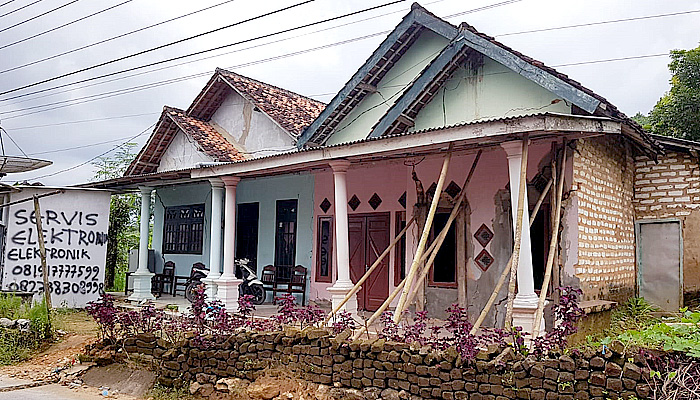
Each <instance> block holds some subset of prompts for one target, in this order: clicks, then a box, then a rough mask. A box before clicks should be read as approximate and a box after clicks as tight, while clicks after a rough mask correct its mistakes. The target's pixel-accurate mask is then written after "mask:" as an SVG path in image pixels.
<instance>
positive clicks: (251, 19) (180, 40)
mask: <svg viewBox="0 0 700 400" xmlns="http://www.w3.org/2000/svg"><path fill="white" fill-rule="evenodd" d="M74 1H78V0H74ZM314 1H316V0H304V1H302V2H300V3H296V4H292V5H291V6H287V7H283V8H279V9H276V10H274V11H270V12H267V13H264V14H260V15H257V16H255V17H252V18H247V19H244V20H242V21H238V22H235V23H233V24H229V25H226V26H222V27H219V28H216V29H212V30H210V31H207V32H202V33H199V34H196V35H193V36H189V37H186V38H184V39H179V40H176V41H174V42H170V43H166V44H162V45H160V46H156V47H152V48H150V49H147V50H142V51H139V52H136V53H132V54H129V55H126V56H123V57H118V58H115V59H112V60H109V61H105V62H102V63H99V64H95V65H91V66H89V67H85V68H81V69H78V70H75V71H72V72H68V73H65V74H62V75H57V76H54V77H52V78H48V79H44V80H41V81H38V82H34V83H30V84H27V85H24V86H20V87H18V88H14V89H11V90H6V91H4V92H2V93H0V95H4V94H8V93H13V92H16V91H18V90H22V89H27V88H30V87H34V86H37V85H41V84H44V83H48V82H52V81H55V80H57V79H62V78H66V77H69V76H72V75H75V74H79V73H82V72H86V71H90V70H93V69H95V68H99V67H104V66H106V65H110V64H114V63H116V62H119V61H124V60H127V59H129V58H133V57H137V56H140V55H144V54H147V53H150V52H153V51H156V50H161V49H164V48H166V47H170V46H173V45H176V44H179V43H183V42H186V41H189V40H193V39H197V38H200V37H202V36H205V35H209V34H212V33H215V32H220V31H222V30H224V29H228V28H232V27H234V26H237V25H241V24H244V23H246V22H251V21H255V20H258V19H261V18H264V17H267V16H270V15H274V14H277V13H280V12H283V11H287V10H289V9H292V8H295V7H299V6H302V5H304V4H308V3H312V2H314ZM397 1H405V0H397ZM208 51H211V50H208ZM163 62H167V60H165V61H161V62H159V63H163ZM151 65H154V64H151ZM139 68H143V66H141V67H139ZM117 73H120V72H117ZM107 76H109V75H107ZM96 79H98V78H96Z"/></svg>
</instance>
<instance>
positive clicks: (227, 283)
mask: <svg viewBox="0 0 700 400" xmlns="http://www.w3.org/2000/svg"><path fill="white" fill-rule="evenodd" d="M221 179H222V180H223V181H224V185H225V187H226V209H225V211H224V272H223V274H221V277H220V278H219V280H217V281H216V285H217V287H218V293H217V295H216V297H217V298H218V299H219V300H221V302H222V303H224V306H225V307H226V309H227V310H229V311H234V310H236V309H237V308H238V285H239V284H240V283H241V282H243V281H242V280H241V279H238V278H236V276H235V264H234V261H235V256H236V187H237V186H238V182H239V181H240V180H241V178H238V177H235V176H224V177H222V178H221Z"/></svg>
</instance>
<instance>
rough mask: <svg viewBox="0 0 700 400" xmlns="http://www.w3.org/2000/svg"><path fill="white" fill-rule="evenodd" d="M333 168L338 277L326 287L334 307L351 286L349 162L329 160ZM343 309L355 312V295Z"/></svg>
mask: <svg viewBox="0 0 700 400" xmlns="http://www.w3.org/2000/svg"><path fill="white" fill-rule="evenodd" d="M329 164H330V166H331V169H332V170H333V185H334V188H335V202H334V203H335V204H334V205H335V242H336V245H335V247H336V249H335V254H336V265H337V266H338V277H337V279H336V281H335V284H334V285H333V286H331V287H330V288H328V291H329V292H330V293H331V296H332V303H333V307H334V308H335V307H336V306H337V305H338V304H340V302H341V301H342V300H343V299H344V298H345V296H346V295H347V294H348V293H349V292H350V290H351V289H352V288H353V286H354V284H353V283H352V281H351V280H350V249H349V247H350V244H349V241H348V190H347V183H346V178H347V171H348V167H350V162H349V161H347V160H337V161H331V162H330V163H329ZM342 309H344V310H346V311H348V312H349V313H351V314H356V313H357V297H356V296H353V297H352V298H351V299H350V300H349V301H348V302H347V303H345V305H344V306H343V308H342Z"/></svg>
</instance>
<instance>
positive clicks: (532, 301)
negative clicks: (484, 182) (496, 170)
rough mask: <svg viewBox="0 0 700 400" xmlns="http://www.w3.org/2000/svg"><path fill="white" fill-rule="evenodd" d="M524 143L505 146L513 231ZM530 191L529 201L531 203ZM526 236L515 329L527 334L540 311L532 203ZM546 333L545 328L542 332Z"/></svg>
mask: <svg viewBox="0 0 700 400" xmlns="http://www.w3.org/2000/svg"><path fill="white" fill-rule="evenodd" d="M522 145H523V143H522V141H520V140H516V141H512V142H507V143H502V144H501V147H503V150H505V151H506V156H507V157H508V173H509V176H510V203H511V212H512V216H513V232H515V224H516V220H517V218H518V215H517V214H518V200H519V199H518V192H519V187H520V166H521V162H522V158H523V157H522V156H523V154H522ZM527 200H528V197H527V188H526V191H525V201H526V202H527ZM522 224H523V225H522V226H523V231H522V236H521V238H520V257H519V260H518V271H517V272H518V273H517V278H518V293H517V294H516V296H515V301H514V303H513V326H522V327H523V330H524V331H525V332H532V326H533V325H532V324H533V318H534V315H535V311H536V309H537V300H538V298H537V294H536V293H535V280H534V277H533V272H532V245H531V244H530V243H531V241H530V211H529V207H528V204H526V205H525V207H523V220H522ZM542 323H544V320H543V321H542ZM542 331H544V329H542Z"/></svg>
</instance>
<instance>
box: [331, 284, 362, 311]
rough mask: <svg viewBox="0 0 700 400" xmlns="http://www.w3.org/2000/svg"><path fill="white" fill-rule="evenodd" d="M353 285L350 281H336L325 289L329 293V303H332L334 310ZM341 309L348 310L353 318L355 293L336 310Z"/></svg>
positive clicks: (355, 303) (355, 304)
mask: <svg viewBox="0 0 700 400" xmlns="http://www.w3.org/2000/svg"><path fill="white" fill-rule="evenodd" d="M354 286H355V285H354V284H353V283H352V282H336V283H335V285H333V286H331V287H329V288H328V289H326V290H328V292H329V293H330V294H331V303H332V304H333V309H334V310H335V308H336V307H337V306H338V304H340V302H342V301H343V299H344V298H345V296H347V295H348V293H350V291H351V290H352V288H353V287H354ZM341 310H345V311H347V312H349V313H350V315H352V316H353V318H355V317H357V295H354V296H352V297H351V298H350V299H349V300H348V301H346V302H345V304H343V307H342V308H341V309H340V310H338V311H341Z"/></svg>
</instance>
